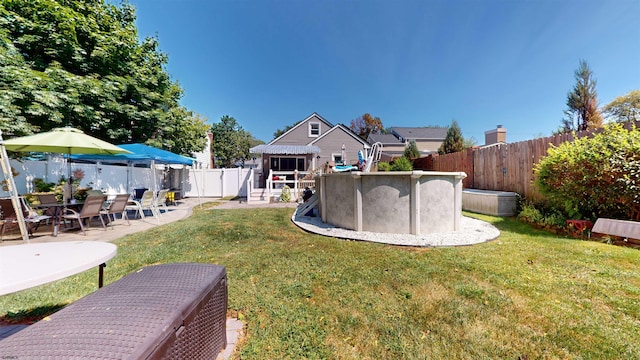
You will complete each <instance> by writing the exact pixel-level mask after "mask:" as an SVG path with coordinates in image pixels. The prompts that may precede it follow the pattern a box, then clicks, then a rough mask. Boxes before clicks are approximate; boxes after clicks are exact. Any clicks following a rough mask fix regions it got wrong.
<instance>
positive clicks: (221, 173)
mask: <svg viewBox="0 0 640 360" xmlns="http://www.w3.org/2000/svg"><path fill="white" fill-rule="evenodd" d="M251 171H252V169H243V168H230V169H189V177H188V180H187V181H185V188H184V192H185V196H190V197H195V196H198V194H199V195H200V196H204V197H229V196H240V197H246V196H247V179H249V174H250V173H251Z"/></svg>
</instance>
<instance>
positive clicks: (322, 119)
mask: <svg viewBox="0 0 640 360" xmlns="http://www.w3.org/2000/svg"><path fill="white" fill-rule="evenodd" d="M312 117H317V118H318V119H319V120H321V121H322V122H324V123H325V124H326V125H327V126H328V127H329V128H332V127H333V124H332V123H330V122H329V121H327V120H326V119H325V118H323V117H322V116H320V115H318V113H316V112H314V113H313V114H311V115H309V116H307V117H306V118H304V119H303V120H300V121H298V123H297V124H295V125H294V126H293V127H292V128H291V129H289V130H287V131H285V132H284V133H283V134H282V135H280V136H278V137H277V138H275V139H273V140H271V141H269V143H268V144H267V145H271V144H273V143H275V142H278V140H280V139H282V138H283V137H285V136H286V135H287V134H289V133H290V132H292V131H294V130H295V129H296V128H298V127H299V126H302V125H303V124H306V123H307V120H310V119H311V118H312Z"/></svg>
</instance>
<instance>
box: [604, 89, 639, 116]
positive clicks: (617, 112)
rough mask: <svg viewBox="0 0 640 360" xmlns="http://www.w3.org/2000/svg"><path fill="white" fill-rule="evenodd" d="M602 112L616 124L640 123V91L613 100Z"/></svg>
mask: <svg viewBox="0 0 640 360" xmlns="http://www.w3.org/2000/svg"><path fill="white" fill-rule="evenodd" d="M602 112H603V113H605V114H606V115H607V117H609V118H610V119H612V120H614V121H617V122H625V121H640V89H637V90H633V91H631V92H629V93H628V94H626V95H623V96H618V97H617V98H615V99H613V101H611V102H610V103H608V104H607V105H606V106H605V107H604V108H603V109H602Z"/></svg>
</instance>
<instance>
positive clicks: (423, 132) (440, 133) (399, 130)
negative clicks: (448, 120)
mask: <svg viewBox="0 0 640 360" xmlns="http://www.w3.org/2000/svg"><path fill="white" fill-rule="evenodd" d="M447 130H448V129H447V128H436V127H392V128H391V132H392V133H394V134H397V135H398V136H400V137H402V138H403V139H405V140H407V139H409V140H444V139H445V138H446V137H447Z"/></svg>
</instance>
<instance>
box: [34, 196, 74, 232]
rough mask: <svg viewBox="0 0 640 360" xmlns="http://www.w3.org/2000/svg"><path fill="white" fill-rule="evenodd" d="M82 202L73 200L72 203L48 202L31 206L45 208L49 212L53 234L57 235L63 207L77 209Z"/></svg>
mask: <svg viewBox="0 0 640 360" xmlns="http://www.w3.org/2000/svg"><path fill="white" fill-rule="evenodd" d="M83 204H84V202H81V201H80V202H75V203H73V204H61V203H50V204H37V205H33V206H32V207H34V208H36V209H42V210H46V211H47V212H48V213H49V214H51V219H52V221H53V232H52V235H53V236H58V231H59V228H60V217H61V216H62V213H64V209H65V208H67V207H69V208H73V209H78V208H80V207H82V205H83Z"/></svg>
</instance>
